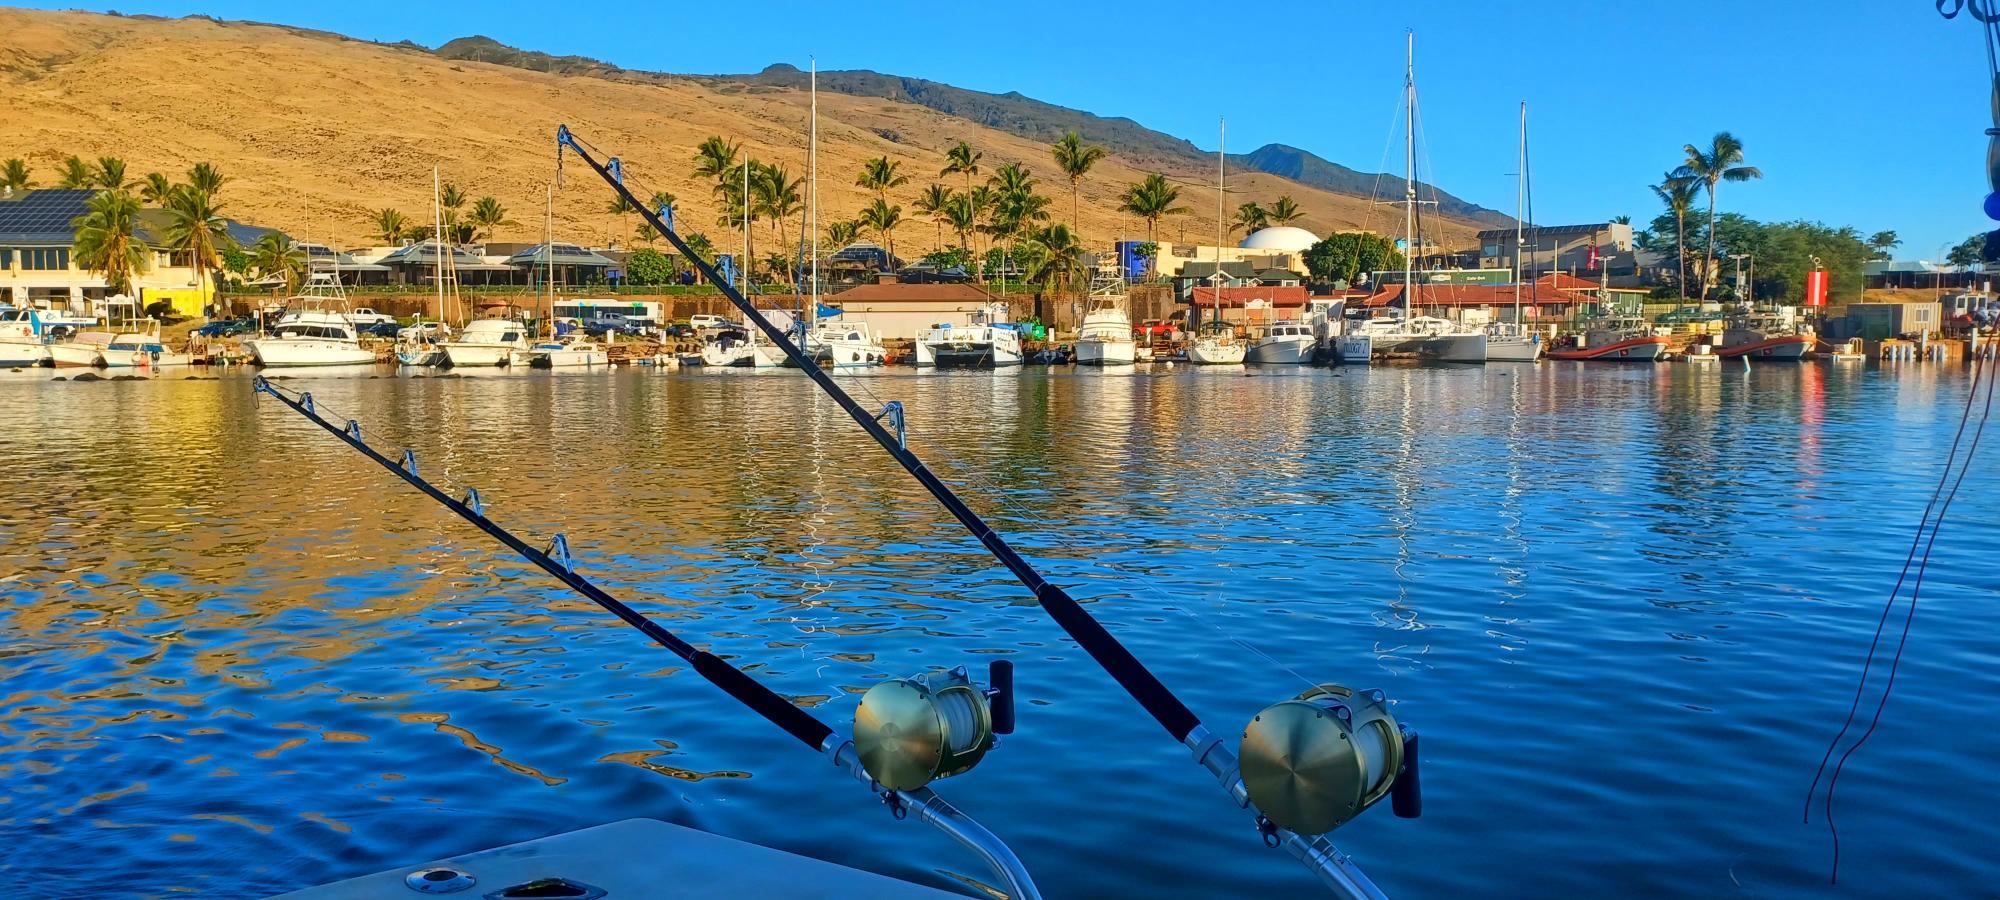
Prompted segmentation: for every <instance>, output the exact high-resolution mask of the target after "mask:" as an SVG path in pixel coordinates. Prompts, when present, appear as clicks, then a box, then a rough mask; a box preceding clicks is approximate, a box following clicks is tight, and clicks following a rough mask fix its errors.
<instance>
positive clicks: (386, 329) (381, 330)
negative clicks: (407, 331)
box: [354, 319, 403, 338]
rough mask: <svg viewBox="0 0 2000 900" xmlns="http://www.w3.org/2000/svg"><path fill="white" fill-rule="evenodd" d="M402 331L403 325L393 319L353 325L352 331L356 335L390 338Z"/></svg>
mask: <svg viewBox="0 0 2000 900" xmlns="http://www.w3.org/2000/svg"><path fill="white" fill-rule="evenodd" d="M402 331H403V327H402V326H400V325H397V324H396V320H395V319H390V320H389V321H387V322H375V323H373V324H369V325H356V326H354V333H355V334H356V335H366V336H368V337H380V338H392V337H395V336H397V335H398V334H401V333H402Z"/></svg>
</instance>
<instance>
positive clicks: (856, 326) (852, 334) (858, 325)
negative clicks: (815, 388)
mask: <svg viewBox="0 0 2000 900" xmlns="http://www.w3.org/2000/svg"><path fill="white" fill-rule="evenodd" d="M809 83H810V90H811V97H812V116H811V119H810V122H811V124H810V125H808V126H807V135H808V136H807V138H806V169H807V171H806V181H807V183H808V184H809V185H810V188H809V190H810V191H811V192H812V194H811V197H810V198H808V200H807V203H808V206H807V209H806V218H807V219H808V223H807V226H806V230H808V231H810V232H812V263H811V269H810V270H809V271H810V275H809V276H808V277H809V278H810V279H811V288H810V289H809V291H808V293H809V296H808V297H807V298H806V303H805V307H806V323H807V324H806V335H805V341H804V343H803V345H802V349H804V350H805V352H806V355H807V356H810V357H812V358H813V360H814V361H815V362H818V363H819V364H820V365H821V366H824V367H830V368H834V369H855V368H868V367H873V366H880V365H882V364H884V363H885V362H886V361H887V360H888V359H889V351H888V350H887V349H886V348H884V347H883V346H882V339H881V338H878V337H876V336H875V335H874V333H873V332H871V331H870V330H869V328H868V323H866V322H848V323H841V322H821V321H820V310H821V307H820V303H819V60H817V59H815V60H813V61H812V73H811V75H810V82H809Z"/></svg>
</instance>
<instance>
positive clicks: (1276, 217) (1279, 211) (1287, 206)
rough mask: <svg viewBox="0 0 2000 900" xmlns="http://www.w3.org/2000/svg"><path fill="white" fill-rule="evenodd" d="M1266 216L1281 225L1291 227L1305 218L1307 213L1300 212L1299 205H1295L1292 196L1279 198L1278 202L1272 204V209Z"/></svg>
mask: <svg viewBox="0 0 2000 900" xmlns="http://www.w3.org/2000/svg"><path fill="white" fill-rule="evenodd" d="M1266 215H1267V216H1269V217H1270V219H1271V221H1273V222H1276V223H1278V224H1279V225H1290V224H1292V223H1293V222H1296V221H1298V220H1299V219H1300V218H1302V217H1304V216H1305V213H1303V212H1300V211H1299V205H1298V204H1296V203H1293V202H1292V198H1291V197H1290V196H1283V197H1279V198H1278V202H1276V203H1273V204H1271V209H1270V211H1269V212H1267V213H1266Z"/></svg>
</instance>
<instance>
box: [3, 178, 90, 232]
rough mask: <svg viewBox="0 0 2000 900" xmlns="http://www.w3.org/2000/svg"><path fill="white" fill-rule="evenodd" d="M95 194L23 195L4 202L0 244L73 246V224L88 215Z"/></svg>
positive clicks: (50, 192)
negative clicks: (60, 244) (86, 212)
mask: <svg viewBox="0 0 2000 900" xmlns="http://www.w3.org/2000/svg"><path fill="white" fill-rule="evenodd" d="M96 193H97V192H96V191H94V190H60V189H59V190H46V191H19V192H16V193H14V194H13V195H12V196H9V197H5V198H0V241H15V242H21V243H64V244H67V243H69V242H70V241H71V240H72V239H73V238H74V237H75V235H76V228H75V226H73V225H71V224H70V221H71V220H73V219H75V218H76V217H78V216H81V215H83V214H84V212H85V211H86V205H87V204H88V203H90V198H91V196H92V195H94V194H96Z"/></svg>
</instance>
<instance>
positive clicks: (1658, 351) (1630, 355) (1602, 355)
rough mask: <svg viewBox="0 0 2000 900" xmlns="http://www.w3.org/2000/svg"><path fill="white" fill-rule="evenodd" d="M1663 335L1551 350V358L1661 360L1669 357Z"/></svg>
mask: <svg viewBox="0 0 2000 900" xmlns="http://www.w3.org/2000/svg"><path fill="white" fill-rule="evenodd" d="M1667 347H1668V342H1667V339H1666V338H1663V337H1644V338H1632V339H1630V340H1623V341H1617V342H1615V343H1610V344H1605V345H1604V346H1602V347H1586V348H1584V349H1581V350H1550V351H1549V358H1550V359H1559V360H1569V361H1572V362H1659V361H1661V360H1663V359H1666V358H1667Z"/></svg>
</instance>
